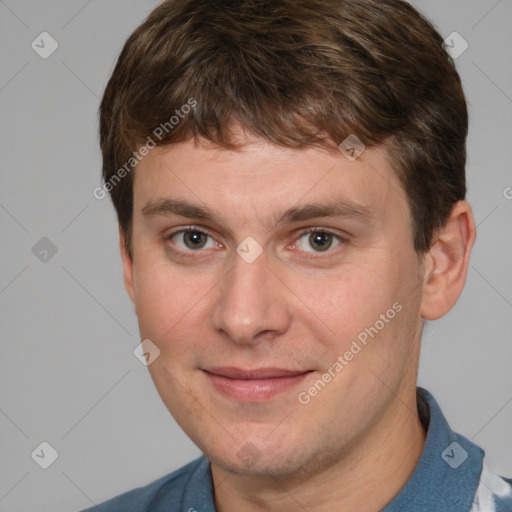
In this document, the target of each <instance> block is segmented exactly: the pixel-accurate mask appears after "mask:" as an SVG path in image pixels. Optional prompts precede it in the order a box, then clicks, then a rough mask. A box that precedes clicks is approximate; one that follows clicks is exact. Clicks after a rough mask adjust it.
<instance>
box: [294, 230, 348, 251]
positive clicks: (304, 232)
mask: <svg viewBox="0 0 512 512" xmlns="http://www.w3.org/2000/svg"><path fill="white" fill-rule="evenodd" d="M311 233H326V234H328V235H331V236H333V237H334V238H336V239H338V241H339V242H340V243H339V245H343V244H345V243H346V242H348V240H349V237H348V235H347V236H343V235H340V234H338V233H335V232H334V231H333V230H331V229H329V228H323V227H321V226H315V227H312V228H306V229H302V230H301V231H300V232H299V234H298V236H295V237H294V240H295V241H294V242H293V244H292V245H297V242H298V241H299V240H300V239H301V238H303V237H304V236H306V235H309V234H311ZM339 245H337V246H335V247H333V248H328V249H327V250H325V251H302V252H307V253H308V254H314V255H315V256H310V257H312V258H321V257H324V256H323V255H324V254H325V255H330V254H332V253H333V252H334V250H335V249H336V247H338V246H339Z"/></svg>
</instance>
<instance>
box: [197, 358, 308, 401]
mask: <svg viewBox="0 0 512 512" xmlns="http://www.w3.org/2000/svg"><path fill="white" fill-rule="evenodd" d="M203 371H204V373H205V375H206V376H207V377H208V379H209V380H210V382H211V383H212V385H213V387H214V388H215V389H216V390H217V391H219V392H220V393H222V394H224V395H227V396H229V397H231V398H235V399H237V400H241V401H245V402H262V401H265V400H269V399H271V398H273V397H274V396H276V395H278V394H280V393H283V392H284V391H287V390H289V389H291V388H293V387H295V386H296V385H297V384H299V383H300V382H302V381H303V380H304V379H305V378H306V376H307V375H309V374H310V373H311V371H312V370H288V369H283V368H256V369H250V370H245V369H242V368H235V367H232V366H229V367H215V368H208V369H204V370H203Z"/></svg>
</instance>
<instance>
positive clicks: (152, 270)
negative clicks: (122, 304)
mask: <svg viewBox="0 0 512 512" xmlns="http://www.w3.org/2000/svg"><path fill="white" fill-rule="evenodd" d="M141 263H142V262H141ZM171 270H172V269H170V268H169V266H168V265H163V264H160V265H158V264H145V265H140V266H139V268H138V269H137V279H136V301H135V309H136V314H137V317H138V321H139V328H140V334H141V336H142V337H145V338H149V339H151V340H152V341H154V342H155V343H156V344H157V345H158V346H159V347H160V349H161V350H163V351H167V350H169V349H171V348H172V350H173V351H174V352H176V351H178V350H179V349H180V341H179V340H184V341H187V343H188V344H189V345H190V344H193V332H192V331H191V326H192V325H198V326H202V325H205V323H204V320H203V321H201V320H200V318H199V317H200V316H201V315H203V314H204V313H203V309H204V304H205V301H206V299H207V297H205V293H206V292H205V291H204V287H203V286H201V285H200V284H201V282H202V281H203V280H202V279H201V277H199V276H192V275H190V274H189V273H188V274H187V275H184V274H183V273H179V272H172V271H171ZM191 335H192V336H191Z"/></svg>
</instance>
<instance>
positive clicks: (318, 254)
mask: <svg viewBox="0 0 512 512" xmlns="http://www.w3.org/2000/svg"><path fill="white" fill-rule="evenodd" d="M183 233H201V234H203V235H205V236H208V237H210V238H211V239H212V240H214V238H213V237H212V236H211V235H210V234H209V233H208V232H207V231H205V230H204V229H201V228H199V227H196V226H187V227H185V228H181V229H179V230H176V231H173V232H171V233H166V234H165V235H164V236H163V239H164V240H165V241H169V240H171V239H172V238H173V237H174V236H176V235H179V234H183ZM311 233H325V234H328V235H331V236H332V237H334V238H335V239H337V240H338V241H339V242H340V245H342V244H344V243H346V242H348V238H345V237H342V236H340V235H338V234H336V233H333V232H332V231H330V230H329V229H325V228H318V227H314V228H307V229H304V230H303V231H301V232H300V233H299V236H298V237H297V238H296V239H295V241H294V242H293V243H294V244H295V243H297V241H298V240H300V239H301V238H303V237H304V236H305V235H309V234H311ZM336 247H338V246H335V247H334V248H332V249H331V248H329V249H327V250H326V251H325V253H327V254H329V253H332V252H333V250H334V249H335V248H336ZM172 250H173V251H174V252H176V253H178V254H180V255H185V254H186V255H187V257H192V258H199V257H201V256H200V254H194V253H201V249H198V250H197V251H193V250H189V251H184V250H182V249H179V248H178V249H176V248H173V249H172ZM302 252H308V253H311V254H316V255H314V256H313V255H310V256H308V257H310V258H322V257H325V256H322V253H323V251H302Z"/></svg>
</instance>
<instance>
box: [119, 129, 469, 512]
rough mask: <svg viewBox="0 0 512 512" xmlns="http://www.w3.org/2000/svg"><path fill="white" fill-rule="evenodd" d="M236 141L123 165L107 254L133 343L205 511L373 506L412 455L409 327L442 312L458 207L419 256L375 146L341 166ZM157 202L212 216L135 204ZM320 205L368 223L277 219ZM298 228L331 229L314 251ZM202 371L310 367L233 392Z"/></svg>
mask: <svg viewBox="0 0 512 512" xmlns="http://www.w3.org/2000/svg"><path fill="white" fill-rule="evenodd" d="M238 137H239V138H240V140H241V141H242V142H243V144H244V145H243V147H242V148H241V149H240V150H237V151H232V150H231V151H228V150H223V149H221V148H219V147H217V146H215V145H212V144H210V143H207V142H205V141H197V140H195V141H194V140H190V141H187V142H184V143H179V144H175V145H172V146H168V147H163V148H156V149H154V150H152V151H150V153H149V155H148V156H147V157H145V158H144V159H143V160H142V161H141V162H140V163H139V164H138V166H137V169H136V171H135V176H134V213H133V232H132V251H133V260H132V259H131V258H130V256H129V254H128V252H127V251H126V249H125V246H124V236H123V233H122V231H121V232H120V247H121V254H122V259H123V266H124V278H125V285H126V289H127V291H128V293H129V295H130V297H131V299H132V300H133V302H134V304H135V309H136V313H137V316H138V320H139V326H140V334H141V339H150V340H151V341H152V342H153V343H154V344H155V345H156V346H157V347H158V348H159V350H160V355H159V357H158V358H157V359H156V360H155V361H154V362H153V363H152V364H151V365H150V366H149V370H150V373H151V376H152V378H153V381H154V383H155V386H156V388H157V390H158V392H159V394H160V396H161V398H162V400H163V402H164V403H165V405H166V406H167V408H168V409H169V411H170V412H171V414H172V415H173V417H174V418H175V419H176V421H177V422H178V423H179V425H180V426H181V427H182V429H183V430H184V431H185V432H186V434H187V435H188V436H189V437H190V438H191V439H192V441H193V442H194V443H196V444H197V446H198V447H199V448H200V449H201V450H202V451H203V452H204V453H205V455H206V456H207V457H208V458H209V459H210V461H211V463H212V464H211V467H212V475H213V481H214V486H215V502H216V506H217V509H218V510H219V511H221V512H228V511H234V510H242V511H260V510H265V511H290V510H308V511H311V512H313V511H315V512H321V511H327V510H329V511H332V510H344V511H347V512H350V511H361V510H366V511H377V510H380V509H381V508H382V507H384V506H385V505H386V504H387V503H389V502H390V501H391V500H392V498H393V497H394V496H395V495H396V494H397V493H398V492H399V491H400V489H401V487H402V486H403V485H404V484H405V482H406V481H407V480H408V478H409V477H410V475H411V474H412V472H413V471H414V467H415V465H416V464H417V462H418V460H419V457H420V455H421V451H422V448H423V444H424V440H425V431H424V429H423V427H422V425H421V423H420V421H419V419H418V416H417V412H416V395H415V392H416V379H417V369H418V360H419V351H420V340H421V329H422V322H423V319H436V318H439V317H441V316H443V315H444V314H446V313H447V312H448V311H449V310H450V309H451V308H452V307H453V305H454V304H455V302H456V300H457V298H458V297H459V295H460V293H461V291H462V288H463V286H464V282H465V278H466V273H467V268H468V262H469V255H470V251H471V248H472V246H473V243H474V240H475V223H474V219H473V215H472V211H471V207H470V205H469V204H468V203H467V202H465V201H460V202H459V203H457V204H456V205H455V206H454V208H453V210H452V213H451V216H450V218H449V220H448V222H447V223H446V225H445V226H444V227H443V229H442V230H440V231H439V233H437V234H436V237H435V242H434V243H433V245H432V247H431V250H430V251H429V252H428V253H426V254H425V255H421V256H420V255H418V254H416V253H415V251H414V248H413V239H412V232H411V229H410V212H409V207H408V205H407V202H406V200H405V194H404V192H403V190H402V188H401V186H400V184H399V182H398V180H397V178H396V176H395V174H394V171H393V169H392V166H391V163H390V160H389V158H388V155H387V153H386V150H385V148H383V147H380V148H372V149H367V150H366V151H364V152H363V154H362V155H361V156H360V157H359V158H357V159H356V160H355V161H349V160H348V159H347V158H345V156H344V155H343V154H341V153H340V152H329V151H327V150H324V149H319V148H314V147H309V148H306V149H301V150H296V149H289V148H282V147H277V146H275V145H272V144H270V143H267V142H265V141H262V140H258V139H254V138H250V137H248V136H247V135H244V134H243V133H242V132H240V133H239V134H238ZM162 198H170V199H175V200H176V199H179V200H181V201H186V202H188V203H191V204H194V205H197V206H203V207H205V206H206V207H208V208H209V209H210V210H212V211H213V212H215V213H216V214H217V216H218V219H205V218H198V217H193V218H189V217H186V216H182V215H176V214H171V213H168V212H167V213H166V212H162V211H160V210H158V208H153V212H150V211H149V210H150V208H149V205H153V207H154V206H155V205H158V204H159V203H158V200H161V199H162ZM335 199H337V200H344V201H350V202H352V203H355V204H357V205H362V206H363V207H366V208H367V209H368V210H370V211H371V212H372V217H371V219H370V220H363V219H361V218H359V217H355V216H351V217H326V216H321V217H318V216H316V217H313V218H308V219H303V220H293V221H286V220H285V221H283V222H277V219H279V218H280V217H281V216H282V213H283V212H284V211H285V210H288V209H292V208H298V207H301V206H304V205H306V204H313V203H314V204H319V205H325V204H327V203H331V202H332V201H333V200H335ZM144 209H145V213H144V212H143V210H144ZM190 226H192V227H194V228H197V229H200V230H202V231H205V232H206V233H207V234H208V235H209V236H208V237H205V238H202V239H201V240H203V241H207V242H206V245H205V246H204V247H203V248H199V249H197V248H189V246H187V245H186V244H185V243H184V238H183V236H184V235H183V233H181V234H180V233H178V232H179V231H180V229H181V230H183V229H185V228H187V227H190ZM308 228H319V229H320V230H322V229H323V230H324V232H328V233H332V235H333V237H332V238H330V237H329V235H327V240H328V241H329V240H331V241H332V242H331V244H332V245H331V246H330V247H328V248H327V250H325V251H320V250H319V248H318V244H316V243H315V240H313V241H311V238H310V234H309V233H307V234H303V232H304V230H306V229H308ZM177 233H178V234H177ZM196 236H197V235H196ZM199 236H201V235H199ZM248 236H251V237H253V238H254V239H255V240H256V241H257V242H258V244H259V245H260V246H261V248H262V250H263V252H262V253H261V254H260V255H259V256H258V257H257V258H256V259H255V260H254V261H253V262H252V263H247V262H246V261H245V260H244V259H243V258H242V257H240V256H239V254H237V252H236V248H237V246H238V245H239V244H241V242H242V241H243V240H244V239H245V238H246V237H248ZM338 237H341V238H338ZM342 239H343V240H342ZM187 240H190V236H189V238H188V239H187ZM324 240H325V239H324ZM327 245H328V244H327ZM321 247H323V246H321ZM395 303H399V304H400V305H401V306H402V309H401V311H400V312H398V313H396V315H395V316H394V318H393V319H392V320H389V321H388V322H387V323H385V326H384V328H382V329H380V330H379V332H378V335H376V336H375V337H374V338H373V339H371V338H370V339H369V342H368V344H367V345H366V346H362V349H361V350H360V352H358V353H357V355H354V357H353V358H352V359H351V360H350V361H347V364H346V365H345V366H344V368H343V370H342V371H340V372H339V373H336V376H335V377H334V378H332V379H331V381H330V382H329V383H328V384H327V385H326V386H325V387H324V388H323V389H321V391H320V392H318V393H317V394H316V396H313V397H311V400H310V401H309V403H307V404H306V405H304V404H302V403H300V402H299V400H298V398H297V397H298V394H299V393H300V392H302V391H307V390H308V389H309V388H310V387H311V386H312V385H313V384H314V383H315V382H316V381H318V379H319V378H321V376H322V375H323V374H324V373H325V372H326V371H328V369H329V368H332V366H333V363H335V361H337V360H338V359H337V358H338V356H340V355H341V356H343V354H344V353H345V352H346V351H347V350H349V348H350V346H351V343H352V341H353V340H355V339H356V338H357V336H358V334H360V333H361V332H362V331H364V330H365V328H368V327H370V326H374V325H375V324H376V321H377V320H379V318H381V316H380V315H382V314H386V311H387V310H389V309H390V308H392V305H393V304H395ZM211 366H235V367H239V368H244V369H254V368H264V367H277V368H285V369H293V370H297V369H300V370H312V371H311V373H309V374H308V375H307V376H306V377H305V378H304V380H303V381H302V382H301V383H300V384H299V385H297V386H295V387H293V388H292V389H289V390H286V391H284V392H282V393H279V394H278V395H276V396H274V397H272V398H271V399H268V400H262V401H257V402H249V401H244V400H237V399H234V398H232V397H228V396H225V395H224V394H222V393H220V392H219V391H217V390H216V389H215V388H214V387H213V386H212V384H211V380H210V379H209V377H208V375H207V374H206V373H205V372H204V371H203V370H204V368H208V367H211ZM331 371H332V370H331ZM246 443H251V445H252V446H251V448H249V450H252V452H251V453H254V454H256V455H257V457H255V458H254V460H255V461H256V459H257V461H256V462H253V463H252V464H250V465H248V463H247V460H245V461H244V460H242V458H241V457H240V456H237V454H238V452H239V450H240V449H242V448H243V447H244V446H245V445H246ZM245 450H248V448H247V446H246V447H245ZM375 468H379V471H375Z"/></svg>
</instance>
